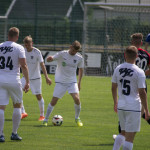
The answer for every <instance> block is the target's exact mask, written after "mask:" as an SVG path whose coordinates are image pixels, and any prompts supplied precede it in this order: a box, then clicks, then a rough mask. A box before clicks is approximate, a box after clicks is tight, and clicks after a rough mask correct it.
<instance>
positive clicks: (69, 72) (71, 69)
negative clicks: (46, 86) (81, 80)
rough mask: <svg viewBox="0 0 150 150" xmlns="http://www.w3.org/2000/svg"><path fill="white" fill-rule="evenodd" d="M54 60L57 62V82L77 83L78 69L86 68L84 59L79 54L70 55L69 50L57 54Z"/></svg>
mask: <svg viewBox="0 0 150 150" xmlns="http://www.w3.org/2000/svg"><path fill="white" fill-rule="evenodd" d="M53 59H54V60H56V61H57V68H56V72H55V82H59V83H76V82H77V78H76V70H77V67H78V68H83V67H84V61H83V57H82V56H81V55H80V54H79V53H76V54H75V55H70V54H69V50H64V51H61V52H58V53H57V54H55V55H54V56H53Z"/></svg>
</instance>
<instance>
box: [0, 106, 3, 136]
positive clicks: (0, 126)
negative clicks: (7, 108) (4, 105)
mask: <svg viewBox="0 0 150 150" xmlns="http://www.w3.org/2000/svg"><path fill="white" fill-rule="evenodd" d="M3 129H4V110H3V109H0V136H1V135H3Z"/></svg>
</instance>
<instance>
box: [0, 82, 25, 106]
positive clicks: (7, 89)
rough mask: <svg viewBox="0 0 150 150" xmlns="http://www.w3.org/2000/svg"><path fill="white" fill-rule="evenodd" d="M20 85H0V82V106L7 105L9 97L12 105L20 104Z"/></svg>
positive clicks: (0, 83)
mask: <svg viewBox="0 0 150 150" xmlns="http://www.w3.org/2000/svg"><path fill="white" fill-rule="evenodd" d="M22 95H23V93H22V86H21V83H2V82H0V105H8V104H9V97H11V99H12V101H13V103H14V104H16V103H22Z"/></svg>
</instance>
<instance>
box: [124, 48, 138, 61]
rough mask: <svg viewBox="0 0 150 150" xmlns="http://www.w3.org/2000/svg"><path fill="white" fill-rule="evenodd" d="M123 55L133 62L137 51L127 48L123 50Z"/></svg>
mask: <svg viewBox="0 0 150 150" xmlns="http://www.w3.org/2000/svg"><path fill="white" fill-rule="evenodd" d="M125 55H126V57H127V58H128V59H130V60H134V59H136V57H137V55H138V49H137V48H136V47H135V46H129V47H127V48H126V50H125Z"/></svg>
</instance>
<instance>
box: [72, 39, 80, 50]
mask: <svg viewBox="0 0 150 150" xmlns="http://www.w3.org/2000/svg"><path fill="white" fill-rule="evenodd" d="M72 47H73V48H74V49H75V50H79V49H80V48H81V44H80V42H79V41H77V40H76V41H74V42H73V43H72Z"/></svg>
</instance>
